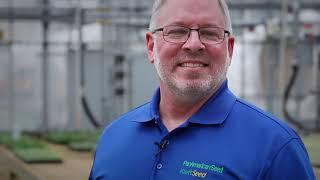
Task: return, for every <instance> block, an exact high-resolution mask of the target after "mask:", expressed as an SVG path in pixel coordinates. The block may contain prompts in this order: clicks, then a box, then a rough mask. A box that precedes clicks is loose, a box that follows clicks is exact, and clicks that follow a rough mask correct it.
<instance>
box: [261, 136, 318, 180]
mask: <svg viewBox="0 0 320 180" xmlns="http://www.w3.org/2000/svg"><path fill="white" fill-rule="evenodd" d="M264 177H265V178H264V179H268V180H269V179H270V180H272V179H275V180H285V179H297V180H298V179H299V180H302V179H303V180H314V179H315V175H314V172H313V169H312V165H311V162H310V159H309V156H308V153H307V151H306V149H305V147H304V145H303V143H302V141H301V140H300V139H299V138H293V139H291V140H290V141H288V142H287V143H286V144H285V145H284V146H283V147H282V148H281V149H280V150H279V152H278V153H277V154H276V155H275V157H274V159H273V161H272V162H271V165H270V167H269V169H268V170H267V172H266V174H265V176H264Z"/></svg>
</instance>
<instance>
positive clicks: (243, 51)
mask: <svg viewBox="0 0 320 180" xmlns="http://www.w3.org/2000/svg"><path fill="white" fill-rule="evenodd" d="M244 33H245V32H244V30H243V31H242V38H241V40H242V48H241V67H240V71H241V79H240V97H241V98H243V99H244V98H246V69H245V68H246V49H247V42H246V39H245V34H244Z"/></svg>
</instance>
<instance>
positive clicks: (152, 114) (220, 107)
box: [134, 80, 236, 125]
mask: <svg viewBox="0 0 320 180" xmlns="http://www.w3.org/2000/svg"><path fill="white" fill-rule="evenodd" d="M235 101H236V97H235V96H234V95H233V94H232V93H231V92H230V90H229V88H228V83H227V80H226V81H225V82H223V84H222V85H221V86H220V88H219V89H218V90H217V91H216V92H215V93H214V94H213V95H212V96H211V97H210V98H209V99H208V101H207V102H206V103H205V104H204V105H203V106H202V107H201V108H200V109H199V110H198V111H197V112H196V113H195V114H194V115H192V116H191V117H190V118H189V119H188V121H189V122H190V123H196V124H204V125H213V124H222V123H223V122H224V120H225V119H226V118H227V116H228V114H229V112H230V111H231V109H232V107H233V105H234V103H235ZM159 102H160V88H158V89H157V90H156V92H155V94H154V95H153V97H152V100H151V102H150V103H149V104H148V105H149V113H148V115H147V116H145V118H140V119H138V120H134V121H136V122H150V121H155V120H158V119H160V118H159V117H160V114H159ZM146 110H147V109H146ZM147 111H148V110H147Z"/></svg>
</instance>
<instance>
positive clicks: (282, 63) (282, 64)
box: [270, 0, 288, 108]
mask: <svg viewBox="0 0 320 180" xmlns="http://www.w3.org/2000/svg"><path fill="white" fill-rule="evenodd" d="M287 15H288V0H282V1H281V26H280V27H281V31H280V53H279V69H278V74H279V78H278V82H277V84H278V87H280V88H279V89H278V90H280V92H281V95H282V92H283V87H282V85H283V84H286V81H287V78H286V77H287V76H286V75H287V71H286V49H287V37H286V32H287V31H288V22H287ZM273 89H274V88H273ZM276 94H278V93H276ZM280 103H281V104H282V103H283V102H282V101H281V102H280ZM270 108H271V107H270Z"/></svg>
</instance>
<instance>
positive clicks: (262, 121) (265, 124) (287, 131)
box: [235, 98, 298, 139]
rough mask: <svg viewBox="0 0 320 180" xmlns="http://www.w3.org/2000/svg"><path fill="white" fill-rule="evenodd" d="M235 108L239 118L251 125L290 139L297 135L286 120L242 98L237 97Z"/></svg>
mask: <svg viewBox="0 0 320 180" xmlns="http://www.w3.org/2000/svg"><path fill="white" fill-rule="evenodd" d="M235 108H236V111H237V112H238V113H239V117H241V120H242V121H246V122H247V124H248V125H249V126H251V127H255V128H257V129H259V128H261V129H263V130H266V131H268V132H272V133H274V134H278V135H280V136H282V137H283V138H289V139H290V138H296V137H297V136H298V135H297V133H296V132H295V130H293V129H292V128H291V127H290V126H289V125H288V124H287V123H286V122H284V121H283V120H281V119H279V118H278V117H276V116H274V115H273V114H271V113H269V112H267V111H265V110H263V109H261V108H259V107H257V106H256V105H254V104H251V103H249V102H247V101H245V100H243V99H239V98H237V100H236V104H235Z"/></svg>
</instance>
